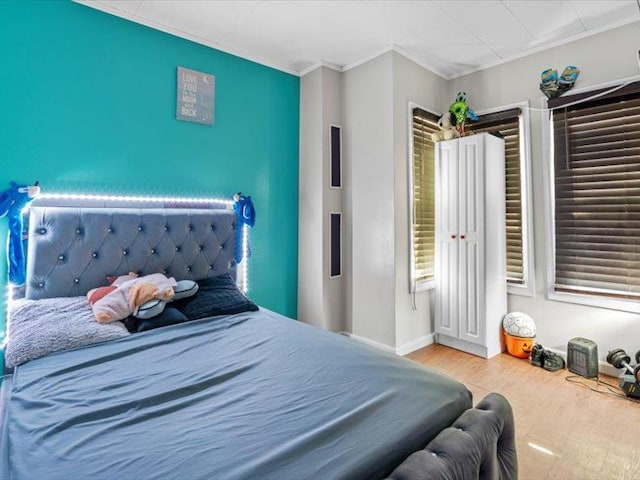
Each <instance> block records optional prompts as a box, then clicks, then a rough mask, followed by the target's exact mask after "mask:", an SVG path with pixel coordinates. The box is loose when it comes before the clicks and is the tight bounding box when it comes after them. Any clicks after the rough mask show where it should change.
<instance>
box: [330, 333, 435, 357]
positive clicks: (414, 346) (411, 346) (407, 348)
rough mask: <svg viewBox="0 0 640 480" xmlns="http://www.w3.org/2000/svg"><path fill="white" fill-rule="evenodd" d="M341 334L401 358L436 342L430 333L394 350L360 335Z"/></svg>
mask: <svg viewBox="0 0 640 480" xmlns="http://www.w3.org/2000/svg"><path fill="white" fill-rule="evenodd" d="M340 334H341V335H345V336H347V337H351V338H353V339H354V340H357V341H358V342H362V343H366V344H367V345H371V346H372V347H376V348H379V349H380V350H383V351H385V352H389V353H395V354H396V355H401V356H404V355H406V354H407V353H411V352H415V351H416V350H418V349H420V348H422V347H425V346H427V345H430V344H432V343H433V342H434V338H435V335H434V334H433V333H430V334H428V335H424V336H422V337H420V338H416V339H415V340H412V341H410V342H407V343H405V344H404V345H402V346H400V347H398V348H395V349H394V348H393V347H390V346H389V345H385V344H383V343H380V342H376V341H375V340H369V339H368V338H364V337H359V336H358V335H354V334H353V333H349V332H340Z"/></svg>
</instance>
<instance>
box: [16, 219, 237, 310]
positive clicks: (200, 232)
mask: <svg viewBox="0 0 640 480" xmlns="http://www.w3.org/2000/svg"><path fill="white" fill-rule="evenodd" d="M235 228H236V214H235V212H234V211H233V210H225V209H217V210H197V209H159V208H146V209H140V208H111V209H107V208H93V207H88V208H75V207H31V208H30V214H29V240H28V250H27V251H28V254H27V284H26V292H25V295H26V298H30V299H40V298H49V297H69V296H79V295H85V294H86V293H87V292H88V291H89V290H91V289H92V288H95V287H99V286H102V285H107V283H106V282H107V277H108V276H111V275H125V274H127V273H129V272H136V273H138V274H140V275H146V274H150V273H165V274H166V275H167V276H170V277H175V279H176V280H183V279H191V280H201V279H203V278H206V277H210V276H215V275H220V274H222V273H226V272H229V273H230V274H231V275H232V277H234V278H235V274H236V265H235V260H234V251H235V246H236V232H235Z"/></svg>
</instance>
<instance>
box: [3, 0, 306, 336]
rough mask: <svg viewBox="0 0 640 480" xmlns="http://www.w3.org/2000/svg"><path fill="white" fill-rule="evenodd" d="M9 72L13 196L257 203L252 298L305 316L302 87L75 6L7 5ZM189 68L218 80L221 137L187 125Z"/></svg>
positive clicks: (8, 168)
mask: <svg viewBox="0 0 640 480" xmlns="http://www.w3.org/2000/svg"><path fill="white" fill-rule="evenodd" d="M0 63H1V64H2V67H1V68H0V105H1V106H2V114H1V115H0V190H4V189H5V188H7V187H8V182H9V181H10V180H16V181H19V182H25V183H31V182H34V181H35V180H40V183H41V185H42V187H43V189H44V190H45V191H55V192H90V193H95V192H100V193H115V194H167V195H187V196H215V197H218V196H222V197H231V195H232V194H233V193H235V192H237V191H242V192H243V193H246V194H250V195H251V196H252V199H253V201H254V204H255V206H256V211H257V216H256V226H255V228H254V229H253V230H252V232H251V246H252V253H253V256H252V258H251V260H250V272H249V282H250V292H249V295H250V296H251V298H252V299H253V300H255V301H256V302H257V303H259V304H260V305H263V306H265V307H267V308H269V309H272V310H275V311H277V312H280V313H282V314H285V315H287V316H290V317H295V315H296V310H297V305H296V299H297V252H298V247H297V228H298V120H299V79H298V78H297V77H295V76H293V75H289V74H286V73H283V72H280V71H277V70H274V69H271V68H268V67H264V66H262V65H259V64H256V63H253V62H250V61H247V60H243V59H241V58H238V57H235V56H233V55H229V54H226V53H223V52H220V51H218V50H214V49H211V48H208V47H205V46H202V45H198V44H196V43H193V42H190V41H188V40H184V39H181V38H178V37H175V36H172V35H169V34H166V33H162V32H160V31H157V30H153V29H151V28H148V27H145V26H142V25H138V24H136V23H133V22H130V21H127V20H124V19H121V18H118V17H115V16H112V15H109V14H106V13H103V12H100V11H97V10H94V9H92V8H88V7H86V6H83V5H79V4H76V3H72V2H67V1H64V2H61V1H57V2H42V1H0ZM178 66H183V67H187V68H191V69H194V70H199V71H203V72H208V73H211V74H213V75H215V77H216V79H215V124H214V125H213V126H208V125H200V124H196V123H187V122H182V121H178V120H176V118H175V108H176V107H175V105H176V67H178ZM6 224H7V221H6V218H1V219H0V279H2V280H1V281H0V288H1V290H2V292H4V289H5V288H4V287H5V286H6V277H7V271H6V247H5V240H4V239H5V238H6ZM2 297H3V298H2V301H4V294H3V295H2ZM4 310H5V309H4V305H2V309H1V311H2V312H3V313H2V317H1V318H0V320H2V321H0V327H1V326H2V325H3V323H4Z"/></svg>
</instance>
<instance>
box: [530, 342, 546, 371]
mask: <svg viewBox="0 0 640 480" xmlns="http://www.w3.org/2000/svg"><path fill="white" fill-rule="evenodd" d="M543 353H544V348H543V347H542V345H540V344H539V343H535V344H534V345H533V347H532V348H531V365H533V366H535V367H542V365H543V364H544V363H543V362H544V360H543Z"/></svg>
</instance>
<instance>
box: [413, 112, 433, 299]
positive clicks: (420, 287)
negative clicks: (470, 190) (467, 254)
mask: <svg viewBox="0 0 640 480" xmlns="http://www.w3.org/2000/svg"><path fill="white" fill-rule="evenodd" d="M408 105H409V109H408V113H407V144H408V145H409V148H408V149H407V152H408V155H407V156H408V159H407V165H408V170H409V175H408V177H409V179H408V181H409V202H408V205H409V292H410V293H417V292H425V291H427V290H432V289H434V288H436V281H435V272H434V278H432V279H431V280H422V281H420V282H417V281H416V272H415V254H414V251H415V250H414V244H413V239H414V231H413V220H414V217H413V109H414V108H419V109H421V110H424V111H426V112H429V113H432V114H433V115H435V116H437V117H438V118H439V117H441V116H442V114H441V113H437V112H434V111H433V110H432V109H431V108H427V107H424V106H422V105H419V104H417V103H415V102H411V101H410V102H409V104H408ZM434 181H435V179H434ZM434 188H435V185H434Z"/></svg>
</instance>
